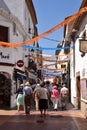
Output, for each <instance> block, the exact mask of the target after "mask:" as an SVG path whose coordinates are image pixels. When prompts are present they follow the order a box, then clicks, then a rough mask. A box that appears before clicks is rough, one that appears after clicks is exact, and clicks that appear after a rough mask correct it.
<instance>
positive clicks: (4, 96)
mask: <svg viewBox="0 0 87 130" xmlns="http://www.w3.org/2000/svg"><path fill="white" fill-rule="evenodd" d="M6 75H7V73H6ZM6 75H5V73H4V74H2V73H0V109H8V108H10V95H11V94H10V93H11V80H10V78H7V76H6ZM8 75H9V74H8Z"/></svg>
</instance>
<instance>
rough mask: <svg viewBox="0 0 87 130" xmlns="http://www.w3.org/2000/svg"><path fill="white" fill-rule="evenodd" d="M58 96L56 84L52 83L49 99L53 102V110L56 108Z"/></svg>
mask: <svg viewBox="0 0 87 130" xmlns="http://www.w3.org/2000/svg"><path fill="white" fill-rule="evenodd" d="M58 97H59V92H58V88H57V85H54V86H53V90H52V93H51V100H52V103H53V109H54V110H55V111H57V110H58Z"/></svg>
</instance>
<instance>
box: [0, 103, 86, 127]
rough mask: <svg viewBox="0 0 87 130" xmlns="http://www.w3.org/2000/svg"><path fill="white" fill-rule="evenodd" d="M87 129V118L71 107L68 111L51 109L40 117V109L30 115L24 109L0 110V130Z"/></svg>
mask: <svg viewBox="0 0 87 130" xmlns="http://www.w3.org/2000/svg"><path fill="white" fill-rule="evenodd" d="M6 129H9V130H16V129H18V130H29V129H30V130H49V129H50V130H87V119H85V117H84V116H83V114H82V113H81V111H80V110H75V109H73V108H71V106H70V104H69V108H68V110H66V111H49V110H48V112H47V116H46V117H40V113H39V111H35V110H32V111H31V114H30V115H25V114H24V111H20V112H19V113H18V112H17V110H0V130H6Z"/></svg>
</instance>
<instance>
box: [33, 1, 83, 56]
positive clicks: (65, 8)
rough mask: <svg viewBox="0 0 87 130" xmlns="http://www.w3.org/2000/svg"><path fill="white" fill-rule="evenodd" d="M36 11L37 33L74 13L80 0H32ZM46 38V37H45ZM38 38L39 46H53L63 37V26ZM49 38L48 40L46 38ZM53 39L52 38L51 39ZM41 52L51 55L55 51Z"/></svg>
mask: <svg viewBox="0 0 87 130" xmlns="http://www.w3.org/2000/svg"><path fill="white" fill-rule="evenodd" d="M32 1H33V4H34V8H35V11H36V16H37V21H38V24H37V25H36V26H37V29H38V35H40V34H42V33H44V32H46V31H48V30H49V29H51V28H52V27H54V26H55V25H57V24H59V23H61V22H62V21H63V20H64V19H65V18H66V17H68V16H70V15H73V14H74V13H76V12H77V11H78V10H79V8H80V5H81V3H82V0H32ZM45 38H46V39H45ZM45 38H42V39H40V40H38V43H39V46H40V47H46V48H55V47H57V45H58V43H60V42H61V41H62V39H63V27H62V28H60V29H58V30H56V31H55V32H53V33H51V34H49V35H47V36H46V37H45ZM47 39H50V40H47ZM51 39H53V40H51ZM43 54H47V55H53V54H55V51H52V50H44V51H43Z"/></svg>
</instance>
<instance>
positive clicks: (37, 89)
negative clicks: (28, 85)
mask: <svg viewBox="0 0 87 130" xmlns="http://www.w3.org/2000/svg"><path fill="white" fill-rule="evenodd" d="M40 88H41V87H40V84H37V85H36V87H35V89H34V100H35V108H36V111H38V110H39V99H40V92H39V90H40Z"/></svg>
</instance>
